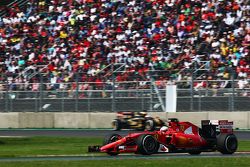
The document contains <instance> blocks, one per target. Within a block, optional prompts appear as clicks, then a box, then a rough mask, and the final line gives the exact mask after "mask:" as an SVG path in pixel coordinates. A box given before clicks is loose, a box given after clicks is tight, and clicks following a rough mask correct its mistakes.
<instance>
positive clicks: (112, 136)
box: [103, 134, 122, 155]
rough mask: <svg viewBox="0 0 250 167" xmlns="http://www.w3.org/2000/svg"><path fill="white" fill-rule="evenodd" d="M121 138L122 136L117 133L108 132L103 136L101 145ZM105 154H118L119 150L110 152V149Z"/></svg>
mask: <svg viewBox="0 0 250 167" xmlns="http://www.w3.org/2000/svg"><path fill="white" fill-rule="evenodd" d="M121 138H122V136H121V135H119V134H109V135H107V136H106V137H105V138H104V141H103V145H106V144H109V143H113V142H115V141H117V140H120V139H121ZM107 154H109V155H118V154H119V152H111V151H110V152H107Z"/></svg>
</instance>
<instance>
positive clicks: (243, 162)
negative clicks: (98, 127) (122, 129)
mask: <svg viewBox="0 0 250 167" xmlns="http://www.w3.org/2000/svg"><path fill="white" fill-rule="evenodd" d="M249 164H250V158H208V159H204V158H192V159H164V160H163V159H160V160H135V159H133V160H117V159H116V160H99V161H46V162H44V161H43V162H40V161H31V162H4V163H0V166H1V167H34V166H36V167H85V166H86V167H100V166H101V167H125V166H129V167H166V166H174V167H183V166H185V167H228V166H230V167H249Z"/></svg>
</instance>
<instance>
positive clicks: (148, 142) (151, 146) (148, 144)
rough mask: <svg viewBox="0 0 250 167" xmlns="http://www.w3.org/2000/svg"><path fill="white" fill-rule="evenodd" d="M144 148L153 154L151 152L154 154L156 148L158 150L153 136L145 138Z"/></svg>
mask: <svg viewBox="0 0 250 167" xmlns="http://www.w3.org/2000/svg"><path fill="white" fill-rule="evenodd" d="M143 146H144V149H145V150H146V151H147V152H149V153H151V152H154V151H155V148H156V142H155V140H154V138H153V137H151V136H148V137H145V139H144V141H143Z"/></svg>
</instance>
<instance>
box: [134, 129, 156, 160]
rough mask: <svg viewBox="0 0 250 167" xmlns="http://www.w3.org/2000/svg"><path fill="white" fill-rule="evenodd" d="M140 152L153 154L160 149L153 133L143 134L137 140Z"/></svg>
mask: <svg viewBox="0 0 250 167" xmlns="http://www.w3.org/2000/svg"><path fill="white" fill-rule="evenodd" d="M136 143H137V146H138V153H140V154H143V155H151V154H154V153H156V152H157V151H158V148H159V143H158V142H157V140H156V139H155V137H153V136H152V135H147V134H145V135H141V136H139V137H138V138H137V140H136Z"/></svg>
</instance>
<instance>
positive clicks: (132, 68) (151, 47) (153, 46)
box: [0, 0, 250, 89]
mask: <svg viewBox="0 0 250 167" xmlns="http://www.w3.org/2000/svg"><path fill="white" fill-rule="evenodd" d="M37 2H38V3H37ZM249 14H250V13H249V4H248V3H247V1H244V0H185V1H184V0H53V1H52V0H39V1H35V0H29V2H28V3H27V4H26V5H25V6H22V8H21V7H19V6H18V5H16V6H14V7H13V8H12V9H11V10H9V13H8V14H6V15H5V16H4V17H1V18H0V43H1V45H0V71H1V74H6V75H2V77H1V78H0V81H1V82H7V81H8V82H9V83H35V82H40V80H41V78H43V82H48V83H64V82H74V81H75V80H76V78H77V79H78V80H79V81H80V82H85V81H87V82H96V83H97V85H98V84H99V86H96V89H98V87H99V88H100V87H102V85H100V83H101V82H104V81H107V80H109V79H110V77H111V75H108V74H109V73H110V71H111V70H114V69H112V68H114V66H113V67H111V66H109V65H110V64H114V65H115V64H123V65H122V68H121V69H119V71H123V72H121V73H117V74H116V79H117V81H138V80H143V81H149V80H150V77H151V75H154V76H155V78H156V79H157V80H169V79H178V80H185V79H187V78H188V76H190V72H192V69H194V68H196V69H199V68H200V67H201V66H203V65H204V64H203V63H201V62H208V64H206V65H207V66H208V69H209V70H206V71H203V72H202V73H199V76H201V78H200V79H203V80H218V79H219V80H227V79H230V77H231V76H233V77H234V79H238V80H239V82H238V86H239V88H242V89H243V88H245V87H249V81H248V80H249V79H250V75H249V74H250V68H249V66H250V55H249V42H250V24H249V23H250V22H249V21H250V20H249ZM108 67H109V68H108ZM120 67H121V66H119V67H115V69H117V68H120ZM149 71H151V73H149ZM78 72H79V73H80V75H77V76H76V75H75V74H76V73H78ZM40 73H43V74H44V76H43V77H41V75H39V74H40ZM152 73H153V74H152ZM155 74H157V75H155ZM221 85H222V84H218V85H216V86H214V85H213V86H211V87H223V86H225V85H223V86H221ZM54 89H57V88H56V87H55V88H54Z"/></svg>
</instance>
